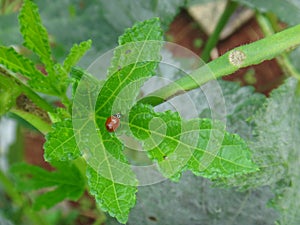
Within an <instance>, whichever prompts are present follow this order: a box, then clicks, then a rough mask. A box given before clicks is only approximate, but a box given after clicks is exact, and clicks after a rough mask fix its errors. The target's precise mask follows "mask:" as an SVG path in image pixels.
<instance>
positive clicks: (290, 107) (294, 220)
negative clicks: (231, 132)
mask: <svg viewBox="0 0 300 225" xmlns="http://www.w3.org/2000/svg"><path fill="white" fill-rule="evenodd" d="M299 115H300V86H299V81H297V80H296V79H294V78H289V79H287V80H286V81H285V83H284V84H283V85H281V86H280V87H279V88H278V89H276V90H274V91H273V92H272V93H271V97H270V98H269V99H268V101H267V104H266V106H265V108H264V109H263V110H261V111H260V112H259V113H258V114H257V115H256V117H255V120H254V121H255V123H256V124H257V128H256V133H257V141H256V142H255V143H253V146H254V147H255V148H254V151H255V153H256V156H255V160H256V161H257V163H258V164H259V165H260V166H261V167H263V170H262V171H261V172H262V174H259V175H260V176H261V177H262V178H263V179H268V181H269V182H270V181H271V182H272V183H273V184H274V183H275V182H276V185H275V187H274V188H275V191H276V193H277V198H276V199H275V201H274V203H273V204H274V205H275V207H276V208H277V209H279V210H280V211H281V216H280V219H279V223H280V224H299V223H300V220H299V209H300V203H299V201H298V199H299V198H300V191H299V185H300V169H299V168H300V164H299V163H300V154H299V145H300V140H299V135H300V122H299ZM262 165H263V166H262ZM282 183H283V185H282Z"/></svg>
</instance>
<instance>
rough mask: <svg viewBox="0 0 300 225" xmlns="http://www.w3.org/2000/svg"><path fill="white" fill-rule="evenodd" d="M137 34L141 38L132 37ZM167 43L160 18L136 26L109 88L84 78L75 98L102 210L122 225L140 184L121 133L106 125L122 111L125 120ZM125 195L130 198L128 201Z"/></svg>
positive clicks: (117, 55) (78, 133)
mask: <svg viewBox="0 0 300 225" xmlns="http://www.w3.org/2000/svg"><path fill="white" fill-rule="evenodd" d="M131 33H132V34H135V35H137V34H138V36H137V37H134V36H133V35H132V36H131V37H130V34H131ZM161 39H162V32H161V28H160V22H159V20H158V19H157V18H154V19H150V20H147V21H144V22H141V23H138V24H136V25H135V26H134V27H133V28H131V29H129V30H127V31H126V32H125V34H124V37H121V38H120V40H121V41H120V44H122V45H120V46H119V47H117V48H116V49H115V51H114V58H113V59H112V62H111V67H110V68H109V70H108V78H107V80H106V81H105V83H103V84H102V83H101V82H99V81H98V82H95V81H94V80H95V79H94V78H92V77H91V76H82V78H81V80H80V83H79V84H78V86H77V89H76V95H75V97H74V103H73V126H74V129H75V138H76V140H77V143H78V145H79V149H80V150H81V151H82V154H83V157H84V158H85V160H86V162H87V164H88V166H89V170H88V174H89V177H88V178H89V179H88V182H89V186H90V190H91V192H92V194H93V195H94V196H95V198H96V199H97V202H98V203H99V206H100V207H101V209H103V210H105V211H107V212H108V213H109V214H110V215H112V216H114V217H116V218H117V219H118V220H119V221H120V222H122V223H126V221H127V218H128V212H129V210H130V209H131V208H132V207H133V205H134V204H135V192H136V191H137V189H136V185H137V180H136V178H135V174H134V173H133V171H132V169H131V166H130V165H129V164H128V162H127V160H126V157H125V155H124V154H123V144H122V143H121V141H120V140H119V139H118V138H117V136H116V134H115V133H109V132H108V131H107V130H106V127H105V122H106V119H107V118H108V117H109V116H111V115H113V114H115V113H118V112H120V113H122V115H124V117H123V120H124V121H125V119H126V116H125V115H126V113H127V112H128V110H129V108H130V107H131V106H132V105H133V104H134V102H135V99H136V97H137V95H138V93H139V91H140V87H141V85H142V84H143V82H144V81H145V80H146V79H147V78H149V77H151V76H152V75H153V74H154V69H155V68H156V66H157V64H158V62H159V61H160V48H161V42H160V41H161ZM125 42H126V43H125ZM95 111H96V114H95ZM123 128H125V124H124V126H123ZM123 128H122V129H123ZM122 129H120V130H122ZM99 190H100V191H99ZM101 190H105V194H103V192H101ZM124 196H125V197H126V196H129V197H128V199H126V201H125V200H124Z"/></svg>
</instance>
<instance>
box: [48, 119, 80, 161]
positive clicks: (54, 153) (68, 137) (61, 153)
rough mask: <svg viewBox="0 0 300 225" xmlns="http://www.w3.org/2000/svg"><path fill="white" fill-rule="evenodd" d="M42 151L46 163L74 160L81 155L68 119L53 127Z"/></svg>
mask: <svg viewBox="0 0 300 225" xmlns="http://www.w3.org/2000/svg"><path fill="white" fill-rule="evenodd" d="M44 150H45V152H44V158H45V160H46V161H48V162H53V161H66V160H74V159H76V158H77V157H79V156H80V155H81V153H80V151H79V149H78V146H77V144H76V139H75V135H74V130H73V125H72V121H71V120H70V119H66V120H64V121H61V122H57V123H55V124H54V125H53V130H52V131H51V132H49V133H48V134H47V135H46V142H45V144H44Z"/></svg>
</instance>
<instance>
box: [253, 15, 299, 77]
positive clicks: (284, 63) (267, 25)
mask: <svg viewBox="0 0 300 225" xmlns="http://www.w3.org/2000/svg"><path fill="white" fill-rule="evenodd" d="M256 20H257V22H258V23H259V26H260V28H261V29H262V31H263V33H264V35H265V36H266V37H268V36H271V35H273V34H274V33H275V29H274V27H273V25H272V23H271V21H270V20H269V19H268V18H267V17H266V16H264V15H262V14H260V13H256ZM276 29H278V28H276ZM276 61H277V62H278V64H279V65H280V67H281V68H282V69H283V71H284V72H285V73H286V74H288V75H291V76H293V77H295V78H296V79H298V80H300V73H299V72H298V71H297V70H296V69H295V67H294V66H293V64H292V63H291V61H290V60H289V57H288V55H287V54H286V53H282V54H281V55H279V56H278V57H276Z"/></svg>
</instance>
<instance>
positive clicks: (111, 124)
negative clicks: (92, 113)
mask: <svg viewBox="0 0 300 225" xmlns="http://www.w3.org/2000/svg"><path fill="white" fill-rule="evenodd" d="M120 118H121V114H120V113H117V114H115V115H112V116H110V117H108V118H107V120H106V122H105V127H106V130H107V131H108V132H114V131H115V130H116V129H117V128H118V127H119V125H120Z"/></svg>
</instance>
